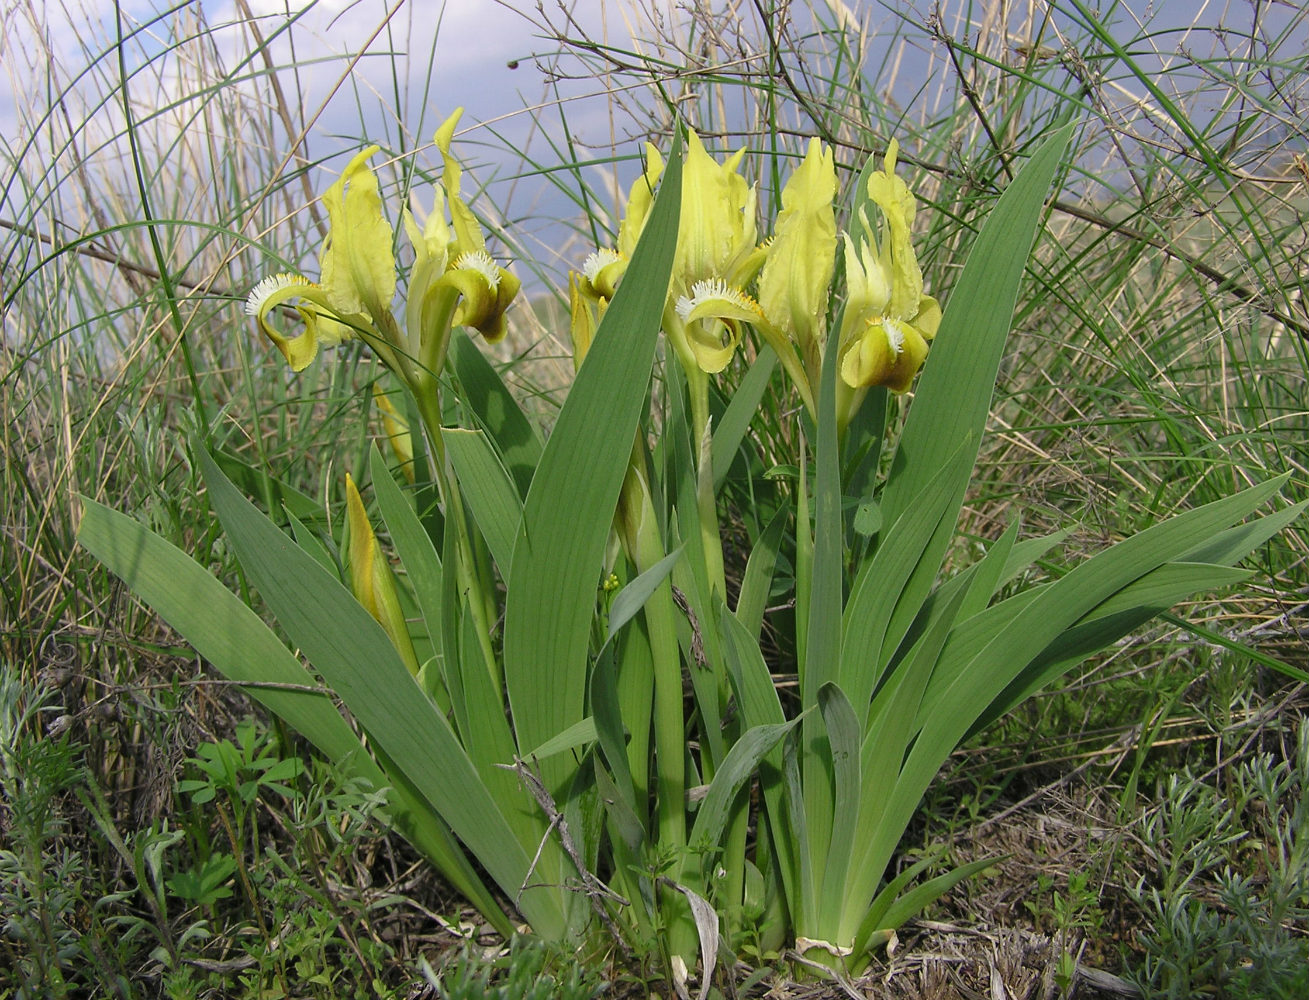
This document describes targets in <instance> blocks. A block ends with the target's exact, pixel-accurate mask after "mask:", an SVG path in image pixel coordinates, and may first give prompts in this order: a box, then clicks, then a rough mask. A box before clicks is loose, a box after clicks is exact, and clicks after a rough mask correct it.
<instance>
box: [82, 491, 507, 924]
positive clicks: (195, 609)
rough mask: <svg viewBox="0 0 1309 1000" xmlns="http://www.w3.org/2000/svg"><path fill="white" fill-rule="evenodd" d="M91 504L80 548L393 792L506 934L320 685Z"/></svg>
mask: <svg viewBox="0 0 1309 1000" xmlns="http://www.w3.org/2000/svg"><path fill="white" fill-rule="evenodd" d="M83 504H84V507H83V516H82V524H81V527H80V530H79V533H78V539H79V541H81V543H82V545H83V546H84V547H85V548H86V549H87V550H88V551H89V552H91V553H92V555H94V556H96V558H98V559H99V560H100V561H101V562H103V563H104V564H105V565H106V566H107V567H108V568H109V569H110V570H112V571H113V572H114V573H116V574H117V575H118V576H119V577H121V578H122V579H123V581H124V583H126V584H127V586H128V587H129V588H130V589H131V590H132V592H133V593H135V594H136V595H137V596H138V597H140V598H141V599H142V600H143V601H145V602H146V603H147V604H149V605H150V607H152V608H153V609H154V610H155V611H156V612H157V613H158V614H159V615H160V617H162V618H163V619H164V620H165V621H167V622H168V623H169V624H170V625H172V626H173V627H174V628H175V629H177V631H178V632H180V633H181V634H182V635H184V636H186V638H187V642H189V643H190V644H191V645H192V647H193V648H194V649H195V650H196V652H197V653H199V654H200V655H201V656H202V657H204V658H205V659H206V660H207V661H208V662H209V663H211V664H213V666H214V667H215V669H217V670H218V671H219V672H220V673H222V674H223V675H224V676H225V677H227V678H228V679H229V680H233V681H236V682H238V683H246V684H250V685H251V686H250V687H248V688H246V691H247V693H248V694H249V695H250V696H251V697H252V698H254V699H255V700H256V701H258V702H260V703H261V704H263V705H264V707H266V708H267V709H269V711H271V712H273V713H274V714H276V715H278V716H280V717H281V718H282V719H284V720H285V721H286V722H287V724H288V725H290V726H291V727H292V728H294V729H295V730H296V731H298V732H299V733H300V734H301V735H303V736H304V737H305V738H306V739H308V740H309V741H310V742H311V743H313V744H314V745H315V746H316V747H318V749H319V750H321V751H322V752H323V753H324V755H326V757H327V758H328V759H329V760H331V761H333V762H335V763H337V764H339V765H341V766H343V767H346V768H348V769H349V770H351V771H353V773H355V774H358V775H360V776H361V777H363V778H365V779H366V780H367V781H368V782H369V783H370V784H372V785H373V787H374V788H386V787H387V786H392V787H393V791H392V795H391V797H390V801H389V806H388V808H389V811H390V812H391V814H392V815H393V816H395V817H396V819H397V822H398V823H399V824H400V826H401V829H402V832H403V833H404V834H405V836H406V837H408V838H409V839H410V840H411V841H412V842H413V844H414V846H415V847H417V848H418V849H419V850H421V851H423V853H425V854H426V855H427V856H428V857H429V858H431V859H432V861H433V862H434V863H435V864H436V865H437V866H438V867H439V868H440V869H441V871H442V873H443V874H444V875H445V876H446V877H447V878H448V879H450V881H451V883H452V884H453V885H454V886H455V887H456V888H457V889H459V891H460V892H462V893H463V894H464V895H465V896H466V897H467V898H468V900H469V901H470V902H472V903H473V904H474V905H475V906H476V907H477V908H478V909H479V910H481V912H482V913H483V914H484V915H485V916H487V918H488V919H490V920H492V921H493V922H495V923H496V924H497V926H499V925H504V926H505V927H506V929H507V928H508V922H507V921H506V919H505V917H504V914H503V913H502V912H501V911H500V908H499V905H498V904H497V903H496V902H495V899H494V898H493V897H492V896H491V894H490V893H489V892H488V891H487V890H486V888H485V886H483V885H482V883H481V880H480V879H479V878H478V876H477V875H476V873H475V872H474V871H473V869H472V866H471V865H470V864H469V863H468V860H467V858H465V857H464V854H463V851H462V850H461V849H460V848H459V846H458V844H456V843H455V841H454V838H453V837H452V836H451V835H450V832H449V829H448V828H447V827H446V826H445V824H444V823H443V822H441V821H440V820H439V819H437V818H436V816H435V814H433V813H431V812H430V807H429V806H428V805H427V803H426V802H425V801H423V800H422V799H421V798H420V797H419V796H417V795H416V794H414V793H413V792H411V791H410V790H409V789H408V788H407V787H406V786H405V785H403V784H402V783H397V782H395V781H394V780H388V778H387V776H386V775H384V774H383V772H382V770H381V769H380V768H379V767H378V766H377V764H376V763H375V762H374V761H373V759H372V758H371V757H369V756H368V754H367V753H366V752H365V751H364V749H363V747H362V746H361V745H360V742H359V739H358V738H357V737H356V736H355V734H354V733H353V732H352V731H351V729H350V727H349V726H348V725H347V724H346V722H345V720H344V719H343V718H341V714H340V713H339V712H338V711H337V709H336V706H335V705H334V704H333V703H332V700H331V698H330V697H329V696H328V694H327V693H326V692H325V691H324V690H323V689H322V688H321V686H320V685H319V683H318V681H317V680H316V678H314V677H313V675H312V674H310V673H309V671H307V670H306V669H305V668H304V667H303V666H301V664H300V661H299V660H297V659H296V658H295V657H294V656H293V655H292V654H291V653H290V651H289V650H287V648H286V647H285V646H284V645H283V644H282V641H281V640H280V639H278V638H277V636H276V635H274V634H273V632H272V631H271V630H270V629H269V628H268V626H267V625H265V624H264V623H263V621H261V620H260V618H259V616H258V615H256V614H255V613H254V612H253V611H251V610H250V608H249V607H247V606H246V604H245V603H244V602H243V601H241V600H240V599H239V598H237V597H236V596H235V595H234V594H232V593H231V592H230V591H228V590H227V588H226V587H224V586H223V585H222V584H221V583H219V582H218V581H217V580H215V579H214V578H213V577H212V576H210V575H209V573H207V572H206V571H205V570H204V569H203V568H202V567H201V566H199V565H198V564H197V563H196V562H195V561H194V560H193V559H191V557H190V556H188V555H186V553H184V552H182V551H181V550H180V549H177V548H175V547H174V546H172V545H171V544H169V543H168V542H166V541H164V539H162V538H160V537H159V536H158V535H155V534H154V533H153V532H151V531H149V530H148V529H147V528H145V527H143V526H142V525H140V524H138V523H137V522H136V521H133V520H132V519H131V518H129V517H126V516H125V515H123V514H119V513H118V512H116V511H113V510H110V509H109V508H108V507H104V506H102V505H100V504H98V503H96V502H95V501H94V500H89V499H85V498H83ZM273 530H274V531H277V529H276V528H273ZM278 533H279V534H280V532H278ZM283 540H284V541H285V536H283ZM287 544H288V545H289V544H290V543H289V541H288V542H287ZM302 556H303V558H305V559H312V557H310V556H307V555H303V553H302ZM329 579H331V578H330V577H329ZM333 582H335V581H333ZM370 620H371V619H370ZM411 683H412V682H411Z"/></svg>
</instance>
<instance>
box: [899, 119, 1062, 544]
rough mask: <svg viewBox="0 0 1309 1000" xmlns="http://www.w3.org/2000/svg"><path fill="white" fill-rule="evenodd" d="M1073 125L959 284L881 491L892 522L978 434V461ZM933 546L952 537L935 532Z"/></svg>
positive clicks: (1052, 142)
mask: <svg viewBox="0 0 1309 1000" xmlns="http://www.w3.org/2000/svg"><path fill="white" fill-rule="evenodd" d="M1073 131H1074V126H1073V125H1067V126H1065V127H1064V128H1062V129H1060V130H1059V131H1058V132H1056V133H1055V134H1054V135H1053V136H1051V137H1050V138H1049V139H1048V140H1047V141H1046V142H1045V143H1044V144H1043V145H1042V146H1041V147H1040V148H1039V149H1037V150H1036V152H1035V153H1033V154H1032V158H1031V159H1030V160H1029V161H1028V162H1027V163H1026V164H1025V165H1024V166H1023V168H1022V169H1021V170H1019V172H1018V174H1017V175H1016V176H1015V177H1014V179H1013V180H1012V181H1011V182H1010V183H1009V187H1008V188H1006V189H1005V192H1004V194H1002V195H1001V196H1000V198H999V199H998V200H997V201H996V203H995V207H994V208H993V209H991V211H990V212H989V213H988V215H987V218H986V224H985V225H984V226H983V228H982V231H981V233H980V234H979V235H978V237H977V241H976V242H975V243H974V244H973V248H972V250H971V251H969V254H968V260H967V262H966V263H965V264H964V270H963V273H962V274H960V276H959V280H958V281H957V282H956V283H955V285H954V287H953V288H952V289H951V291H950V300H949V302H948V304H947V306H946V309H945V313H944V315H943V316H942V318H941V328H940V330H938V331H937V334H936V339H935V340H933V341H932V349H931V352H930V354H929V356H928V359H927V363H926V364H925V365H924V366H923V371H922V374H921V375H920V376H919V377H918V386H917V389H916V390H915V392H914V403H913V406H911V407H910V408H909V415H908V417H907V418H906V420H905V426H904V430H903V432H902V433H901V435H900V442H899V444H898V445H897V447H896V452H895V457H894V458H893V460H892V463H891V471H890V473H889V474H888V479H887V485H886V491H885V493H884V495H883V498H882V507H883V512H884V515H885V518H886V522H887V523H888V524H894V523H895V521H896V519H897V518H898V517H899V516H900V515H901V513H902V512H903V511H904V510H905V509H906V508H907V507H908V506H909V504H910V503H911V501H913V499H914V498H915V497H916V496H918V494H920V493H921V492H922V491H923V488H924V487H925V486H926V485H927V483H928V481H929V480H930V479H931V478H932V477H933V476H934V475H936V473H937V471H938V470H939V469H941V468H942V467H943V466H945V465H946V464H947V463H949V462H950V460H951V455H952V454H953V453H954V451H955V449H956V448H958V447H959V445H960V442H964V441H968V442H970V443H969V444H968V445H967V447H968V448H970V449H971V451H972V457H973V459H974V460H975V459H976V455H977V449H978V448H979V447H980V446H981V441H982V435H983V433H984V431H985V429H986V416H987V412H988V410H989V409H990V405H991V394H992V391H993V390H994V388H995V379H996V375H997V373H998V372H999V369H1000V359H1001V358H1002V357H1003V356H1004V345H1005V341H1006V339H1007V338H1008V336H1009V326H1010V323H1011V322H1012V321H1013V315H1014V305H1015V303H1016V302H1017V299H1018V286H1019V284H1020V282H1021V281H1022V277H1023V272H1024V270H1025V269H1026V267H1027V261H1028V258H1029V257H1030V256H1031V250H1032V243H1033V241H1034V240H1035V238H1036V234H1037V232H1038V230H1039V228H1040V225H1039V223H1040V218H1041V211H1042V207H1043V205H1044V202H1045V198H1046V194H1047V193H1048V192H1049V190H1050V184H1051V181H1052V180H1053V179H1054V175H1055V172H1056V171H1057V170H1058V168H1059V163H1060V161H1061V160H1062V159H1063V155H1064V151H1065V150H1066V149H1067V147H1068V142H1069V140H1070V139H1071V137H1072V135H1073ZM961 466H962V468H963V471H962V473H960V474H959V475H960V477H961V479H962V480H963V481H964V482H966V481H967V479H968V478H969V475H970V473H971V470H972V466H973V462H972V461H966V462H964V463H961ZM960 502H962V488H961V490H960ZM954 522H955V518H954V517H947V518H945V519H944V523H943V525H942V527H941V529H940V530H941V532H942V533H943V534H944V535H945V536H946V541H948V537H949V535H950V534H951V533H952V532H953V531H954ZM933 545H934V546H936V545H941V546H942V547H943V545H944V543H943V542H940V541H939V540H938V539H933Z"/></svg>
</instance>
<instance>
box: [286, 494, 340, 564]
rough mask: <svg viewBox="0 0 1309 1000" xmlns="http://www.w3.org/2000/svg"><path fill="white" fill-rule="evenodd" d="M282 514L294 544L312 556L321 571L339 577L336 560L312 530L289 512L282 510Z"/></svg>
mask: <svg viewBox="0 0 1309 1000" xmlns="http://www.w3.org/2000/svg"><path fill="white" fill-rule="evenodd" d="M282 514H283V515H285V517H286V520H287V523H288V524H290V526H291V534H292V535H293V536H294V537H295V540H296V544H297V545H299V546H300V548H302V549H304V550H305V551H306V552H308V553H309V554H310V555H311V556H313V557H314V561H315V562H317V563H318V565H319V566H321V567H323V569H325V570H327V571H328V572H329V573H333V574H336V575H340V567H339V566H338V565H337V563H336V560H335V559H333V558H332V554H331V553H330V552H328V551H327V546H326V545H324V544H323V540H322V539H321V538H319V537H318V536H317V535H316V534H314V531H313V529H312V528H310V527H309V526H308V525H307V524H305V523H304V521H302V520H300V518H298V517H296V516H295V514H293V513H292V512H291V511H290V510H286V509H283V511H282Z"/></svg>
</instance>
